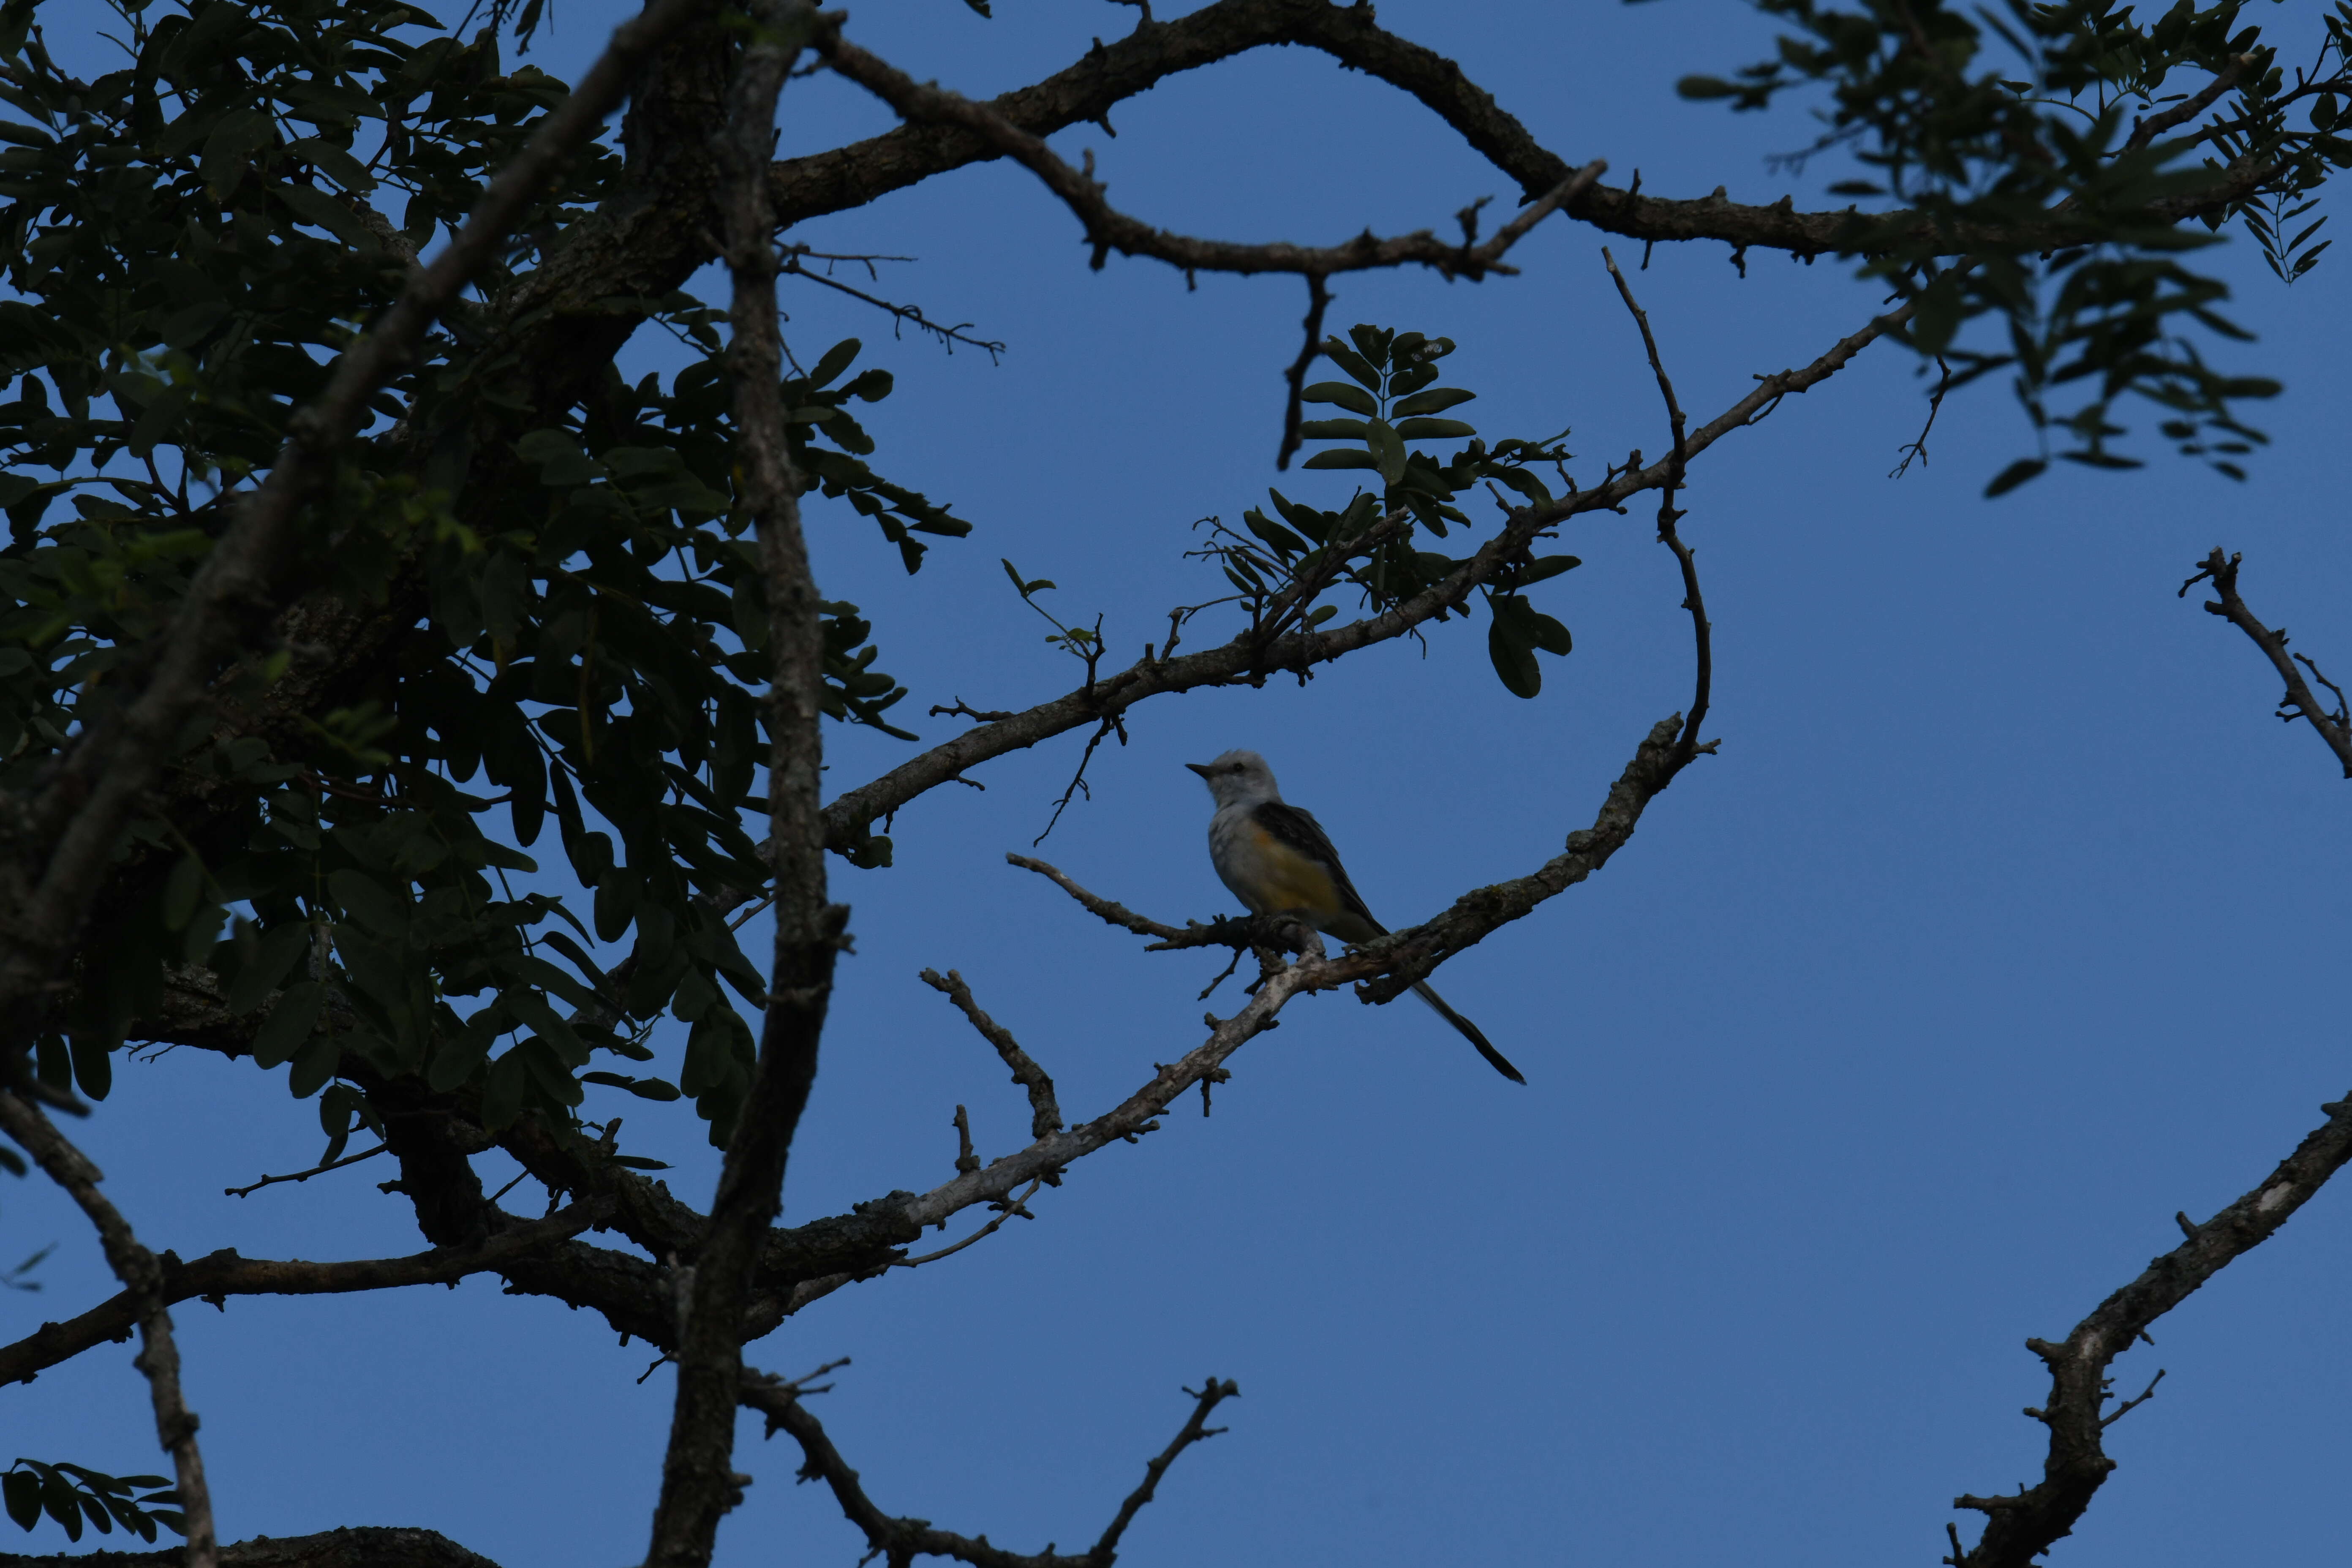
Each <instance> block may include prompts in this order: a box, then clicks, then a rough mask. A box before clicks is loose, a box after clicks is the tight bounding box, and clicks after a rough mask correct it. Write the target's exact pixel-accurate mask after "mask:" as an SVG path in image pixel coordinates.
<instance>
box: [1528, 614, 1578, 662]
mask: <svg viewBox="0 0 2352 1568" xmlns="http://www.w3.org/2000/svg"><path fill="white" fill-rule="evenodd" d="M1530 618H1531V620H1532V621H1533V623H1534V626H1535V644H1536V647H1538V648H1541V649H1542V650H1543V651H1544V652H1546V653H1549V654H1559V655H1561V656H1563V657H1565V656H1566V655H1567V654H1569V653H1570V652H1572V651H1573V650H1574V649H1575V647H1576V643H1575V640H1574V639H1573V638H1571V637H1570V636H1569V635H1568V628H1567V627H1566V626H1562V625H1561V624H1560V623H1559V622H1558V621H1556V620H1554V619H1552V618H1551V617H1550V616H1547V615H1544V614H1543V613H1541V612H1540V611H1538V612H1535V613H1533V614H1532V616H1530Z"/></svg>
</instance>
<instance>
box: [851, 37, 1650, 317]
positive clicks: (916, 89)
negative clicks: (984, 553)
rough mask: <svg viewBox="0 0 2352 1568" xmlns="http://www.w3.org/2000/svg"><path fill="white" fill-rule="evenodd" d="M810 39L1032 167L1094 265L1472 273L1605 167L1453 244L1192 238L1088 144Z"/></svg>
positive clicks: (903, 107)
mask: <svg viewBox="0 0 2352 1568" xmlns="http://www.w3.org/2000/svg"><path fill="white" fill-rule="evenodd" d="M816 47H817V50H818V52H820V53H821V54H823V55H824V57H825V63H826V64H828V65H830V66H831V67H832V68H834V69H835V71H837V72H839V73H840V74H841V75H843V76H845V77H846V78H848V79H850V80H852V81H854V82H856V83H857V85H858V86H860V87H862V88H864V89H866V90H867V91H868V92H871V93H872V94H873V95H874V96H875V97H877V98H878V99H880V100H882V101H883V102H885V103H887V104H888V105H889V106H890V107H891V108H892V109H894V110H897V111H898V116H899V118H900V119H902V120H906V121H909V122H918V123H919V122H924V121H932V122H937V123H940V124H947V125H955V126H960V127H961V128H962V129H964V130H967V131H971V132H975V133H977V134H978V135H979V136H980V137H981V138H982V140H984V141H985V142H987V143H988V144H989V145H990V146H991V147H992V148H994V149H995V150H996V152H997V153H1000V154H1001V155H1003V156H1004V157H1008V158H1011V159H1012V160H1013V161H1014V162H1015V163H1019V164H1020V165H1021V166H1022V167H1024V168H1025V169H1027V170H1028V171H1029V172H1030V173H1031V174H1035V175H1036V176H1037V178H1038V179H1039V180H1041V181H1043V182H1044V183H1045V188H1046V189H1047V190H1050V191H1052V192H1053V193H1054V195H1056V196H1058V197H1060V198H1061V200H1062V203H1063V205H1066V206H1067V207H1068V208H1069V209H1070V211H1071V212H1072V213H1073V214H1075V215H1076V217H1077V219H1078V221H1079V223H1081V224H1083V225H1084V226H1086V231H1087V244H1089V245H1090V246H1092V247H1094V265H1095V266H1096V267H1097V268H1100V267H1101V266H1102V265H1103V262H1104V260H1105V259H1106V258H1108V256H1109V254H1110V253H1111V252H1112V251H1114V250H1116V251H1118V252H1119V253H1121V254H1122V255H1126V256H1149V257H1151V258H1155V259H1158V260H1160V261H1164V262H1166V263H1168V265H1170V266H1171V267H1175V268H1181V269H1182V270H1183V271H1185V272H1187V273H1192V272H1236V273H1243V274H1252V273H1260V272H1296V273H1301V274H1304V275H1305V276H1307V277H1308V278H1311V279H1318V280H1319V279H1328V278H1330V277H1331V276H1332V275H1333V274H1335V273H1340V272H1363V271H1370V270H1376V269H1380V268H1393V267H1410V266H1416V265H1417V266H1422V267H1427V268H1433V270H1435V271H1437V272H1438V273H1439V274H1441V275H1442V276H1444V277H1446V278H1448V279H1452V278H1466V279H1471V280H1472V281H1474V282H1475V281H1477V280H1478V279H1483V278H1485V277H1486V275H1487V274H1488V273H1490V272H1499V273H1509V272H1512V271H1514V270H1516V269H1515V268H1512V267H1510V266H1509V265H1508V264H1507V263H1506V262H1505V261H1504V260H1503V258H1504V256H1506V255H1507V254H1508V252H1509V251H1510V248H1511V247H1513V246H1515V245H1517V243H1518V242H1519V241H1520V239H1521V238H1523V237H1525V236H1526V235H1527V233H1528V230H1530V229H1532V228H1533V227H1535V226H1536V225H1537V224H1538V223H1540V222H1542V221H1543V220H1544V219H1545V218H1546V217H1548V216H1550V215H1551V214H1553V213H1555V212H1557V211H1559V209H1560V208H1562V207H1564V206H1566V205H1569V204H1570V203H1571V202H1573V201H1574V200H1576V198H1577V197H1579V196H1580V195H1583V194H1584V193H1585V192H1586V191H1587V190H1589V189H1591V186H1592V184H1593V183H1594V182H1595V181H1597V180H1599V179H1600V178H1601V174H1603V173H1605V172H1606V171H1607V169H1608V167H1609V165H1608V164H1607V163H1605V162H1604V161H1602V160H1600V159H1595V160H1594V161H1593V162H1591V163H1587V164H1586V165H1584V167H1582V168H1581V169H1578V170H1575V171H1573V172H1571V173H1570V174H1567V175H1565V176H1564V177H1563V178H1561V179H1559V180H1558V181H1556V182H1554V183H1553V184H1552V185H1551V187H1550V188H1549V190H1547V191H1545V192H1543V194H1541V195H1538V197H1536V199H1535V200H1534V201H1532V202H1530V203H1529V204H1528V206H1527V208H1526V209H1525V210H1524V211H1522V212H1520V213H1519V214H1518V215H1517V216H1515V217H1514V218H1512V219H1511V221H1510V222H1509V223H1507V224H1505V225H1504V226H1502V227H1501V228H1500V229H1497V230H1496V232H1495V236H1494V237H1493V238H1491V239H1488V240H1486V241H1485V242H1484V243H1476V242H1474V241H1472V240H1471V239H1470V238H1469V237H1467V236H1466V235H1465V237H1464V239H1463V241H1462V243H1461V244H1459V245H1454V244H1449V243H1447V242H1446V241H1444V240H1442V239H1439V238H1438V237H1436V236H1435V235H1434V234H1433V233H1431V232H1430V231H1429V230H1427V229H1420V230H1416V231H1415V232H1413V233H1412V234H1408V235H1400V236H1398V237H1394V238H1391V239H1381V238H1376V237H1374V236H1372V235H1371V234H1370V233H1365V234H1362V235H1360V236H1358V237H1356V238H1354V239H1351V240H1349V241H1348V242H1347V243H1346V244H1344V245H1334V246H1323V247H1315V246H1303V245H1290V244H1286V243H1284V242H1281V241H1276V242H1274V243H1271V244H1265V245H1246V244H1242V243H1240V242H1237V241H1234V240H1224V239H1199V238H1195V237H1192V236H1189V235H1181V234H1171V233H1169V232H1168V231H1167V230H1165V229H1160V228H1154V227H1152V226H1150V224H1148V223H1145V222H1143V221H1142V220H1141V219H1139V218H1134V217H1129V216H1128V215H1127V214H1125V213H1122V212H1120V211H1119V210H1118V209H1117V208H1116V207H1114V206H1112V205H1110V203H1109V201H1108V199H1107V198H1106V197H1105V195H1104V194H1103V193H1104V191H1105V189H1106V187H1105V186H1104V184H1102V182H1101V181H1099V180H1097V179H1096V178H1095V174H1094V155H1093V154H1092V153H1088V154H1087V160H1086V166H1085V167H1084V168H1077V169H1074V168H1072V167H1071V166H1070V165H1069V164H1068V163H1066V162H1064V161H1063V159H1062V157H1061V156H1060V154H1058V153H1055V151H1054V150H1053V149H1052V148H1051V147H1049V146H1047V145H1046V144H1045V140H1044V139H1043V138H1041V137H1038V136H1034V135H1032V134H1030V133H1029V132H1026V131H1024V130H1023V129H1022V128H1021V127H1020V126H1018V125H1016V124H1014V123H1013V121H1010V120H1008V119H1006V118H1005V117H1004V116H1003V115H1002V114H999V113H998V112H997V111H996V110H994V109H993V108H992V107H990V106H989V105H987V104H984V103H978V102H974V101H973V100H971V99H968V98H964V97H962V96H961V95H960V94H957V93H952V92H948V91H945V90H943V89H940V88H936V87H927V86H925V85H923V84H922V83H920V82H918V81H917V80H915V79H914V78H912V77H910V76H908V74H907V73H906V72H904V71H902V70H900V69H898V68H897V67H896V66H893V65H891V64H890V63H889V62H888V61H887V60H884V59H881V58H878V57H877V56H875V55H872V54H869V53H867V52H866V50H864V49H862V48H859V47H857V46H856V44H853V43H851V42H849V41H848V40H847V39H846V38H844V37H841V35H840V33H839V32H838V31H828V32H827V33H825V34H824V36H822V37H819V38H818V39H817V41H816ZM1318 288H1319V283H1318Z"/></svg>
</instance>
